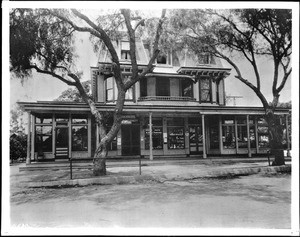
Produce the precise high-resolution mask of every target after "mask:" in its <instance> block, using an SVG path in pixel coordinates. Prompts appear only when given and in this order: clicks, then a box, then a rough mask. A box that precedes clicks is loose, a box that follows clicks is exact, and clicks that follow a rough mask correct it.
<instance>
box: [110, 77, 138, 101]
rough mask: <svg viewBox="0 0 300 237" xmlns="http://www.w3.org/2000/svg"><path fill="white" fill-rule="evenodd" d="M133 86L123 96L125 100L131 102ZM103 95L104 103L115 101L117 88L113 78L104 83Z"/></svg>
mask: <svg viewBox="0 0 300 237" xmlns="http://www.w3.org/2000/svg"><path fill="white" fill-rule="evenodd" d="M133 88H134V85H133V86H132V87H130V88H129V89H128V90H127V91H126V94H125V100H133V96H134V89H133ZM105 95H106V101H108V102H111V101H116V100H117V99H118V88H117V84H116V82H115V78H114V77H109V78H107V79H106V81H105Z"/></svg>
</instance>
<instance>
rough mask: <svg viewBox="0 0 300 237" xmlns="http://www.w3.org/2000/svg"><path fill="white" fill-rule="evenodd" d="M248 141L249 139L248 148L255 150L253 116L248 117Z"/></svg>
mask: <svg viewBox="0 0 300 237" xmlns="http://www.w3.org/2000/svg"><path fill="white" fill-rule="evenodd" d="M249 139H250V147H251V148H256V138H255V117H254V116H249Z"/></svg>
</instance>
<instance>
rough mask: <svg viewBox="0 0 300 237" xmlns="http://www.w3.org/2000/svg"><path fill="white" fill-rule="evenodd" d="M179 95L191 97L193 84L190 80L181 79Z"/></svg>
mask: <svg viewBox="0 0 300 237" xmlns="http://www.w3.org/2000/svg"><path fill="white" fill-rule="evenodd" d="M181 95H182V96H183V97H193V85H192V82H191V81H190V80H188V79H184V80H181Z"/></svg>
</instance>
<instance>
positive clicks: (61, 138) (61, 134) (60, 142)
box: [55, 127, 69, 159]
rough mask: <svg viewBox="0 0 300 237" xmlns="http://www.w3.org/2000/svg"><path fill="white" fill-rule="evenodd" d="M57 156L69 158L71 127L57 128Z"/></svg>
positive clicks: (58, 157) (57, 157)
mask: <svg viewBox="0 0 300 237" xmlns="http://www.w3.org/2000/svg"><path fill="white" fill-rule="evenodd" d="M55 158H56V159H60V158H62V159H64V158H69V128H68V127H58V128H56V139H55Z"/></svg>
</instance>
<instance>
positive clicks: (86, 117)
mask: <svg viewBox="0 0 300 237" xmlns="http://www.w3.org/2000/svg"><path fill="white" fill-rule="evenodd" d="M76 116H78V117H79V118H76ZM75 119H84V120H85V122H84V123H77V122H75ZM78 127H85V128H86V136H85V138H84V139H85V140H86V141H84V142H85V144H86V148H85V149H74V147H73V145H74V132H73V128H78ZM88 129H89V126H88V116H87V115H83V114H72V115H71V151H72V152H73V151H74V152H78V151H79V152H80V151H83V152H86V151H88V146H89V144H88V133H89V132H88ZM81 142H82V137H81Z"/></svg>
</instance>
